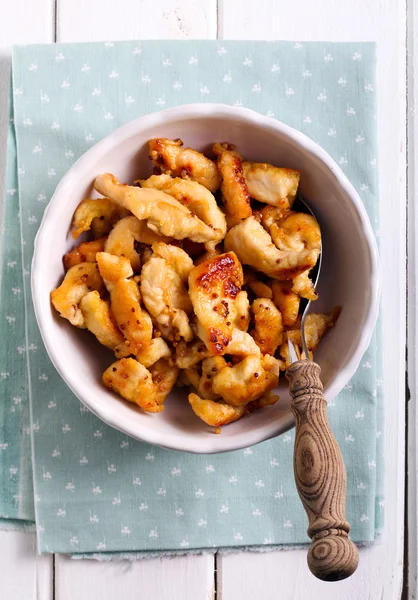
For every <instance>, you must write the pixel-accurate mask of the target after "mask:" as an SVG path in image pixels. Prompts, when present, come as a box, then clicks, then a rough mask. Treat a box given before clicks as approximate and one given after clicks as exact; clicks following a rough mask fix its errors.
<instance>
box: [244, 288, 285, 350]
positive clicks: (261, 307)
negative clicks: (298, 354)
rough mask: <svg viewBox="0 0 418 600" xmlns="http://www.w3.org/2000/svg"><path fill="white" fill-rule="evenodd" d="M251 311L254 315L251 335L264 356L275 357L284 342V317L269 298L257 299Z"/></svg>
mask: <svg viewBox="0 0 418 600" xmlns="http://www.w3.org/2000/svg"><path fill="white" fill-rule="evenodd" d="M251 309H252V312H253V315H254V329H253V331H252V332H251V335H252V337H253V338H254V341H255V343H256V344H257V346H258V347H259V348H260V350H261V353H262V354H271V355H274V353H275V352H276V350H277V348H278V346H280V345H281V343H282V341H283V319H282V315H281V313H280V311H279V310H278V309H277V308H276V306H275V305H274V304H273V301H272V300H269V299H268V298H257V299H256V300H254V302H253V305H252V307H251Z"/></svg>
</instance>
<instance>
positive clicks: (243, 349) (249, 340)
mask: <svg viewBox="0 0 418 600" xmlns="http://www.w3.org/2000/svg"><path fill="white" fill-rule="evenodd" d="M226 354H230V355H231V356H240V357H242V358H243V357H245V356H248V355H250V354H255V355H257V356H259V355H260V348H259V347H258V346H257V344H256V343H255V341H254V338H253V337H252V336H251V335H250V334H249V333H247V332H246V331H242V330H241V329H238V327H234V330H233V332H232V339H231V341H230V342H229V344H228V349H227V352H226Z"/></svg>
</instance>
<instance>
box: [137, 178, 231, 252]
mask: <svg viewBox="0 0 418 600" xmlns="http://www.w3.org/2000/svg"><path fill="white" fill-rule="evenodd" d="M140 183H141V187H142V188H152V189H155V190H160V191H162V192H166V193H167V194H170V196H173V197H174V198H175V199H176V200H178V202H181V204H183V205H184V206H186V207H187V208H188V209H189V210H190V211H191V212H192V213H194V214H195V215H196V216H197V217H198V218H199V219H200V220H201V221H203V222H204V223H206V225H208V226H209V227H210V228H212V229H213V230H214V232H215V234H216V236H217V237H216V239H215V240H214V241H215V242H216V243H218V242H219V241H221V240H223V239H224V237H225V234H226V219H225V215H224V214H223V212H222V211H221V210H220V208H219V207H218V205H217V204H216V200H215V197H214V196H213V194H212V193H211V192H210V191H209V190H208V189H207V188H205V187H204V186H203V185H201V184H200V183H197V182H196V181H190V180H187V179H181V178H180V177H175V178H172V177H170V176H169V175H152V177H150V178H149V179H145V180H140ZM211 243H212V242H211Z"/></svg>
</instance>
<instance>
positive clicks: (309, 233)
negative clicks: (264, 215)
mask: <svg viewBox="0 0 418 600" xmlns="http://www.w3.org/2000/svg"><path fill="white" fill-rule="evenodd" d="M269 233H270V236H271V238H272V240H273V242H274V244H275V245H276V247H277V248H278V249H279V250H283V251H284V252H286V251H288V252H292V251H293V252H302V251H303V250H305V249H307V250H318V251H320V250H321V230H320V229H319V225H318V222H317V221H316V219H315V218H314V217H313V216H312V215H307V214H305V213H295V212H292V213H290V214H289V216H288V217H286V218H285V219H283V220H282V221H280V222H279V223H278V224H277V223H273V224H272V225H271V227H270V230H269Z"/></svg>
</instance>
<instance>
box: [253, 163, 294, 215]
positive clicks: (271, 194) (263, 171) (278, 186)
mask: <svg viewBox="0 0 418 600" xmlns="http://www.w3.org/2000/svg"><path fill="white" fill-rule="evenodd" d="M242 167H243V170H244V175H245V181H246V182H247V186H248V191H249V193H250V196H251V198H254V199H255V200H258V201H259V202H265V203H266V204H272V205H273V206H279V207H284V208H286V207H289V206H292V203H293V201H294V199H295V197H296V193H297V190H298V186H299V179H300V173H299V172H298V171H293V170H292V169H281V168H279V167H273V165H269V164H268V163H256V162H247V161H246V162H243V163H242Z"/></svg>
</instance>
